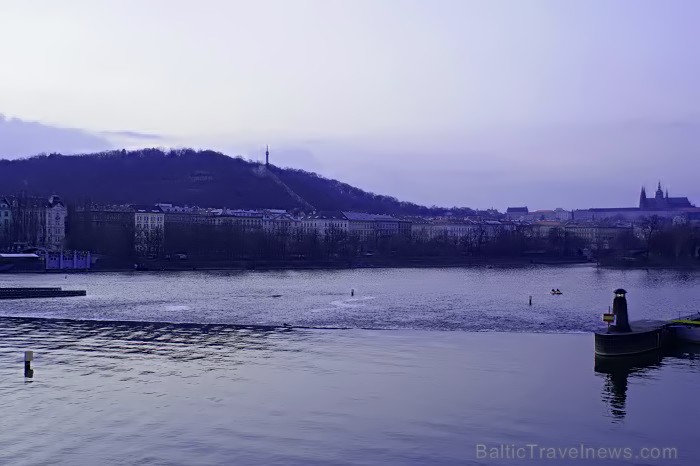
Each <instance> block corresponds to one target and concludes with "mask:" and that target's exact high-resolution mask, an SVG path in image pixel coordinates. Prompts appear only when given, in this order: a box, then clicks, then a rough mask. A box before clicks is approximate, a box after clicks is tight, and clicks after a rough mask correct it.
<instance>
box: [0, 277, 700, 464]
mask: <svg viewBox="0 0 700 466" xmlns="http://www.w3.org/2000/svg"><path fill="white" fill-rule="evenodd" d="M699 284H700V274H698V273H694V272H678V271H642V270H636V271H617V270H602V269H596V268H594V267H590V266H571V267H526V268H465V269H380V270H342V271H284V272H174V273H156V272H154V273H150V272H134V273H94V274H70V275H56V274H37V275H34V274H27V275H2V276H0V286H62V287H64V288H66V289H71V288H76V289H86V290H87V292H88V296H87V297H84V298H83V297H78V298H62V299H51V300H22V301H0V413H2V416H1V417H0V425H1V426H2V429H0V464H12V465H15V464H18V465H24V464H26V465H35V464H47V465H48V464H66V465H69V464H70V465H73V464H85V465H91V464H300V465H301V464H319V465H320V464H324V465H325V464H368V465H369V464H377V465H378V464H382V465H385V464H412V465H422V464H521V463H527V464H539V461H538V458H535V459H530V458H520V459H518V458H510V457H508V448H511V449H513V451H514V452H521V451H523V450H522V449H523V448H525V446H526V445H537V447H527V448H531V449H533V451H532V454H534V455H535V456H537V455H538V454H542V453H543V452H544V453H552V451H551V450H548V449H550V448H559V449H566V448H590V449H593V448H629V449H630V450H629V452H631V453H630V454H631V457H630V459H629V460H626V461H624V464H659V463H661V462H662V463H663V464H698V462H700V447H698V446H697V425H696V422H697V419H699V418H700V407H698V403H697V389H698V386H700V385H698V383H699V382H700V377H699V375H700V352H699V351H698V350H697V349H696V348H680V349H677V350H674V351H673V353H672V354H669V355H664V356H663V357H661V356H659V357H656V356H654V357H653V358H652V360H649V361H644V362H643V363H638V364H637V365H635V366H631V365H627V366H624V367H613V368H612V369H611V368H609V367H607V368H606V367H603V366H600V364H597V365H596V362H595V361H594V357H593V339H592V336H591V334H590V331H591V330H592V329H594V328H596V327H598V326H599V325H600V314H601V313H602V312H603V311H606V310H607V309H608V306H609V304H610V303H611V300H612V290H613V289H615V288H618V287H622V288H625V289H626V290H627V291H628V292H629V295H628V299H629V302H630V315H631V318H632V319H641V318H671V317H677V316H678V314H679V313H680V314H688V313H691V312H697V311H698V310H700V299H699V298H700V287H699V286H698V285H699ZM552 288H558V289H560V290H562V292H563V294H562V295H559V296H552V295H550V293H549V290H550V289H552ZM351 289H354V290H355V293H354V296H351ZM529 296H532V297H533V304H532V306H530V305H528V299H529ZM285 324H286V326H285ZM24 350H33V351H34V352H35V361H34V371H35V373H34V377H33V378H31V379H25V378H24V377H23V371H22V353H23V351H24ZM480 448H481V449H482V450H479V449H480ZM494 448H500V450H499V451H500V456H499V454H497V453H498V452H497V451H496V450H493V449H494ZM504 448H505V450H504ZM654 448H659V449H662V448H670V449H675V450H674V451H675V452H676V456H677V458H675V459H673V458H672V459H666V460H664V461H661V460H660V459H658V458H651V457H650V456H653V453H654V452H655V451H656V450H654ZM484 449H487V450H484ZM644 449H647V450H644ZM483 451H488V452H490V453H491V456H489V457H483V456H484V455H483ZM562 451H563V450H562ZM587 451H589V452H590V450H587ZM660 451H661V450H659V452H660ZM645 452H646V453H645ZM526 453H528V454H530V451H529V450H528V451H527V452H526ZM560 453H561V451H560ZM589 454H590V453H589ZM669 454H670V453H669ZM596 455H597V453H596ZM567 458H570V456H569V457H567ZM567 462H570V463H571V464H581V463H582V461H581V460H576V459H571V460H570V461H569V460H566V459H562V458H557V459H556V460H554V461H550V463H551V464H563V463H567ZM585 463H588V464H619V463H618V462H617V461H616V460H610V459H603V458H600V457H599V456H596V457H595V458H590V457H589V458H588V460H586V461H584V464H585Z"/></svg>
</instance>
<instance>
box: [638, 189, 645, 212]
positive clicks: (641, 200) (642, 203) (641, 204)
mask: <svg viewBox="0 0 700 466" xmlns="http://www.w3.org/2000/svg"><path fill="white" fill-rule="evenodd" d="M646 206H647V190H646V189H644V186H642V192H641V194H640V195H639V208H640V209H644V208H645V207H646Z"/></svg>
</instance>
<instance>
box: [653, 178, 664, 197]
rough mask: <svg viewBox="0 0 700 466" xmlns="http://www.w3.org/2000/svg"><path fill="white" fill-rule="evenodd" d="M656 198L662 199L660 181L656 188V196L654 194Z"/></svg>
mask: <svg viewBox="0 0 700 466" xmlns="http://www.w3.org/2000/svg"><path fill="white" fill-rule="evenodd" d="M654 197H655V198H656V199H663V198H664V190H663V189H661V181H659V187H658V188H656V196H654Z"/></svg>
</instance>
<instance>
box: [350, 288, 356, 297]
mask: <svg viewBox="0 0 700 466" xmlns="http://www.w3.org/2000/svg"><path fill="white" fill-rule="evenodd" d="M350 296H355V288H352V289H351V290H350Z"/></svg>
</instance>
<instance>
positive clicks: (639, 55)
mask: <svg viewBox="0 0 700 466" xmlns="http://www.w3.org/2000/svg"><path fill="white" fill-rule="evenodd" d="M699 23H700V2H698V1H695V0H674V1H672V2H668V1H662V0H658V1H648V0H586V1H584V0H578V1H558V0H547V1H545V0H542V1H538V0H518V1H516V0H511V1H499V0H483V1H470V0H454V1H452V0H436V1H430V2H429V1H420V0H418V1H412V0H353V1H350V0H347V1H334V0H295V1H287V0H277V1H274V0H258V1H245V2H244V1H223V0H222V1H214V0H208V1H202V2H190V1H173V0H168V1H165V0H152V1H148V2H142V1H135V0H121V1H116V0H115V1H100V2H95V1H92V0H86V1H82V0H65V1H62V2H54V1H32V2H26V1H14V2H6V3H3V7H2V14H0V63H2V64H3V66H2V73H0V112H2V113H4V114H5V115H6V117H5V118H2V119H0V156H2V157H7V158H12V157H18V156H26V155H31V154H35V153H38V152H42V151H46V152H52V151H56V152H63V153H79V152H84V151H93V150H100V149H102V148H116V147H124V146H126V147H144V146H164V147H169V146H193V147H198V148H213V149H216V150H221V151H223V152H226V153H229V154H231V155H237V154H241V155H243V156H245V157H248V158H252V159H260V158H261V157H262V153H263V151H264V146H265V144H266V143H269V144H270V145H271V148H272V161H273V163H275V164H278V165H281V166H294V167H299V168H304V169H308V170H313V171H317V172H319V173H321V174H323V175H325V176H329V177H334V178H338V179H341V180H343V181H346V182H349V183H351V184H354V185H356V186H358V187H361V188H364V189H368V190H371V191H375V192H378V193H383V194H389V195H393V196H396V197H398V198H400V199H403V200H410V201H415V202H419V203H423V204H438V205H447V206H452V205H463V206H472V207H480V208H485V207H491V206H493V207H497V208H500V209H503V208H505V207H506V206H509V205H528V206H529V207H530V208H533V209H534V208H554V207H565V208H580V207H591V206H599V207H604V206H631V205H634V204H635V203H636V202H637V197H638V193H639V188H640V186H641V185H642V184H646V185H647V187H648V188H649V189H652V190H653V187H654V185H655V184H656V181H657V180H658V179H661V180H662V182H663V183H664V184H665V185H668V186H669V188H670V191H671V194H672V195H687V196H689V197H690V198H691V201H694V202H700V183H698V182H697V171H698V169H699V168H700V157H699V155H700V110H699V109H698V102H700V52H698V49H697V44H698V43H700V28H698V27H697V25H698V24H699Z"/></svg>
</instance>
